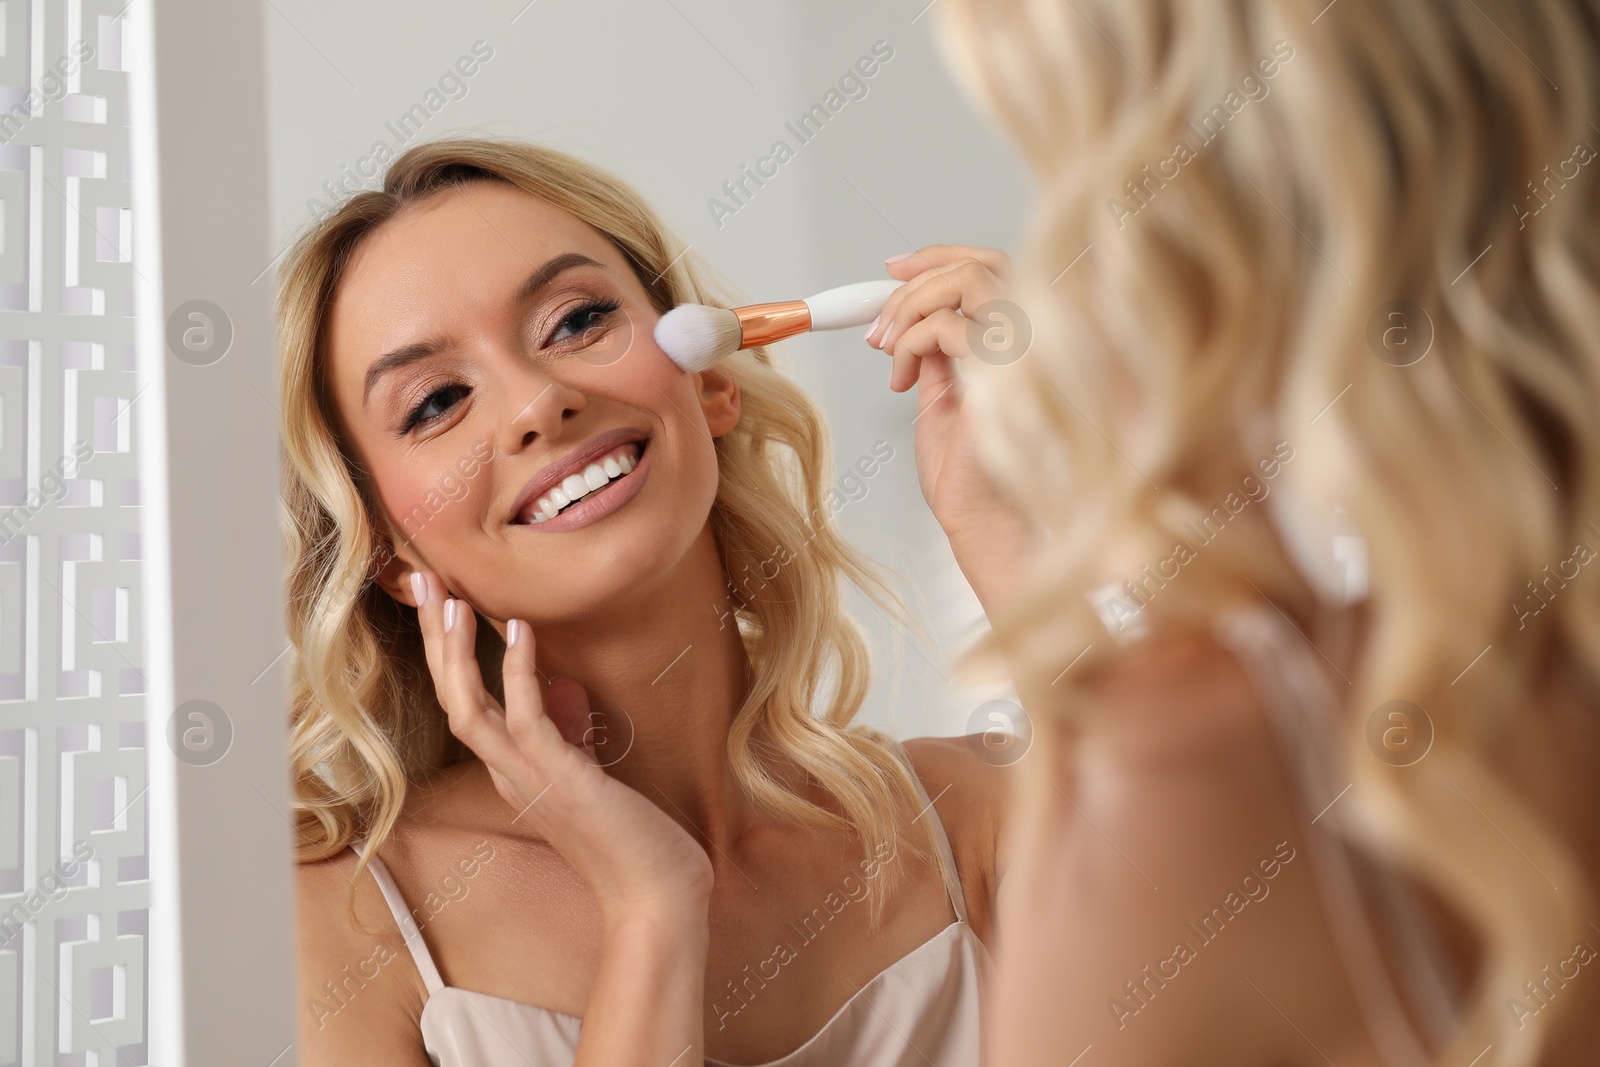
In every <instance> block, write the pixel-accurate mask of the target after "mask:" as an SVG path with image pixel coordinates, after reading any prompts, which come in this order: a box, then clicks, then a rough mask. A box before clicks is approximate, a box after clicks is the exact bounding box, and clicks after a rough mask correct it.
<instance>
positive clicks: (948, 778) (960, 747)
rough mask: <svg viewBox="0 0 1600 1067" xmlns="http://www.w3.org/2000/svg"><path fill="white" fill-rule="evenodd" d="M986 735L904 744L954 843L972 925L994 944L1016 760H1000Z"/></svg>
mask: <svg viewBox="0 0 1600 1067" xmlns="http://www.w3.org/2000/svg"><path fill="white" fill-rule="evenodd" d="M986 740H988V739H987V738H986V736H985V735H984V734H970V735H968V736H965V737H914V738H911V739H910V740H908V741H906V742H905V749H906V754H907V755H908V756H910V757H911V763H912V765H913V766H914V767H915V768H916V772H917V777H918V778H920V779H921V780H922V787H923V788H924V789H925V790H927V793H928V796H929V798H930V799H932V801H933V806H934V810H935V811H936V812H937V813H938V815H939V821H940V822H941V823H943V824H944V828H945V833H946V835H947V836H948V837H949V838H950V850H951V851H952V852H953V853H955V858H956V867H957V869H958V870H959V872H960V875H961V886H962V889H963V891H964V893H965V895H966V900H967V912H968V920H969V922H971V924H972V926H973V929H974V930H975V931H977V933H978V936H979V937H980V938H981V939H983V940H984V941H985V942H987V941H988V940H989V937H990V929H991V923H992V915H993V910H994V907H993V905H994V894H995V889H996V886H997V885H998V883H999V874H1000V873H1002V872H1003V871H1004V870H1005V866H1006V861H1007V859H1008V856H1007V854H1006V852H1005V847H1004V831H1005V815H1006V808H1007V806H1008V802H1009V799H1010V791H1011V782H1012V779H1013V778H1014V777H1015V769H1014V761H1012V760H1011V759H1010V758H1009V757H1001V758H997V757H996V756H995V755H994V751H995V750H994V748H993V747H992V746H991V747H989V748H986V747H985V743H986Z"/></svg>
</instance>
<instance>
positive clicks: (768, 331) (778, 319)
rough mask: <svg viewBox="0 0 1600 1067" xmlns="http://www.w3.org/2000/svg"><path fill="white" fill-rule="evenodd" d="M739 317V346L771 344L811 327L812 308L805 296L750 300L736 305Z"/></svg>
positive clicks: (734, 310)
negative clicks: (756, 302) (741, 305)
mask: <svg viewBox="0 0 1600 1067" xmlns="http://www.w3.org/2000/svg"><path fill="white" fill-rule="evenodd" d="M733 313H734V314H735V315H737V316H738V317H739V338H740V339H739V347H740V348H741V349H745V348H755V347H757V346H759V345H770V344H772V342H774V341H781V340H783V339H784V338H785V337H793V336H794V335H795V334H798V333H805V332H806V331H807V330H809V329H811V308H810V307H809V306H808V305H807V304H806V302H805V301H804V300H780V301H778V302H777V303H773V304H747V305H746V306H744V307H742V308H734V309H733Z"/></svg>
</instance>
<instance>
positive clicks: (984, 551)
mask: <svg viewBox="0 0 1600 1067" xmlns="http://www.w3.org/2000/svg"><path fill="white" fill-rule="evenodd" d="M945 536H946V537H947V538H948V539H949V541H950V551H951V554H953V555H954V556H955V559H956V566H958V567H960V568H961V574H962V576H963V577H965V578H966V580H967V584H968V585H970V586H971V587H972V592H973V595H975V596H976V597H977V598H978V603H979V605H980V606H981V607H982V608H983V613H984V614H985V615H986V616H989V617H991V618H992V617H993V616H994V614H995V612H996V611H997V610H998V609H999V608H1000V607H1001V605H1003V604H1004V603H1005V602H1006V599H1007V598H1008V597H1009V596H1010V595H1011V592H1012V590H1013V588H1014V587H1015V583H1016V573H1017V566H1018V563H1019V560H1020V557H1021V556H1022V554H1023V545H1024V540H1023V536H1022V531H1021V527H1020V524H1019V525H1017V526H1016V527H1010V526H1006V527H1004V528H1002V526H1001V524H995V523H991V524H986V525H985V526H983V527H981V528H978V529H969V530H966V531H955V532H951V531H948V530H947V531H946V532H945Z"/></svg>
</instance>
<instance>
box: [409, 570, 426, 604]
mask: <svg viewBox="0 0 1600 1067" xmlns="http://www.w3.org/2000/svg"><path fill="white" fill-rule="evenodd" d="M411 595H412V596H414V597H416V598H417V607H419V608H420V607H422V605H424V604H426V603H427V602H428V579H426V578H424V577H423V576H422V572H421V571H412V572H411Z"/></svg>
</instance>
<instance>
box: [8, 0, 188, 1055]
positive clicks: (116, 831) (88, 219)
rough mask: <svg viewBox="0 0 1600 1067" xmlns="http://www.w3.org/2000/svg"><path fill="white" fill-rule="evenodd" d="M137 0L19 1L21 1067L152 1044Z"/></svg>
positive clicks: (13, 770)
mask: <svg viewBox="0 0 1600 1067" xmlns="http://www.w3.org/2000/svg"><path fill="white" fill-rule="evenodd" d="M126 2H127V0H107V2H96V0H29V2H24V0H0V1067H3V1065H9V1064H28V1065H33V1064H48V1065H50V1067H63V1065H67V1064H73V1065H82V1067H112V1065H120V1067H142V1065H144V1064H147V1063H148V1052H147V1049H148V1042H147V1033H148V1022H149V1015H148V1011H147V999H148V998H147V996H146V990H147V988H148V983H149V962H148V959H149V945H148V930H149V907H150V884H149V878H148V871H149V868H148V862H147V856H146V854H147V851H148V843H149V838H148V835H147V833H146V827H145V823H146V818H145V813H146V805H147V803H148V800H149V798H148V797H147V796H146V795H145V789H146V773H147V766H148V764H147V761H146V758H145V757H146V752H145V746H146V745H147V744H148V743H149V739H148V738H146V737H145V736H144V725H143V723H144V695H143V694H144V688H145V686H144V674H143V668H144V651H143V648H144V642H143V639H142V634H141V633H140V617H141V599H142V586H141V566H140V562H139V559H140V549H139V509H138V505H139V483H138V478H137V474H138V456H137V454H136V452H135V451H134V442H135V441H137V440H138V434H137V433H136V431H135V423H134V420H136V419H138V418H140V416H141V406H140V405H139V404H138V403H137V397H136V390H137V388H138V387H137V383H136V375H135V365H134V362H133V352H134V348H133V345H134V320H133V300H134V297H133V291H134V282H135V280H136V275H135V274H134V273H133V266H132V263H131V260H132V248H131V244H132V239H133V222H132V211H131V209H132V205H133V200H132V196H131V191H130V189H129V178H130V173H131V172H130V162H129V156H128V152H129V130H128V76H127V73H126V71H125V69H124V64H123V62H122V52H123V49H122V33H123V15H124V12H125V10H126V6H125V5H126ZM156 740H157V741H158V742H159V738H158V739H156Z"/></svg>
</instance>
